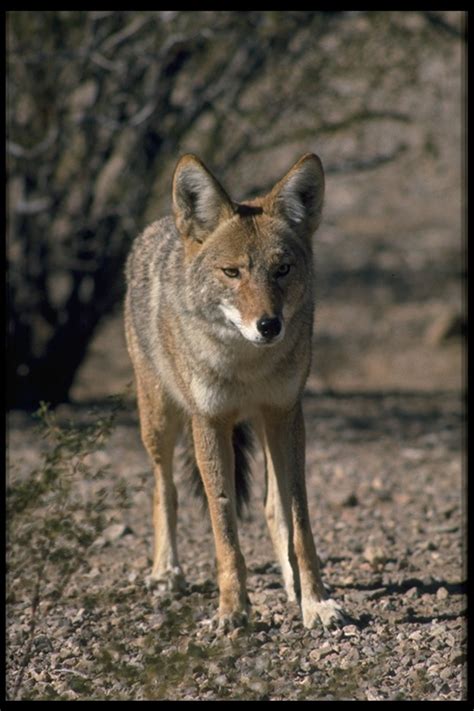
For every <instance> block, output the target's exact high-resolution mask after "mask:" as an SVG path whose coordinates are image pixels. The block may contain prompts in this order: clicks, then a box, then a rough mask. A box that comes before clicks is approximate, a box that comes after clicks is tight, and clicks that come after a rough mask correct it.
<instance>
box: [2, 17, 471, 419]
mask: <svg viewBox="0 0 474 711" xmlns="http://www.w3.org/2000/svg"><path fill="white" fill-rule="evenodd" d="M465 35H466V29H465V13H463V12H459V11H432V12H429V11H420V12H418V11H404V12H397V11H393V12H392V11H380V12H378V11H377V12H376V11H357V12H354V11H337V12H313V11H295V12H290V11H241V12H238V11H143V12H138V11H137V12H134V11H128V12H125V11H48V12H47V11H18V12H16V11H10V12H8V13H7V46H6V58H7V107H6V110H7V121H6V124H7V216H8V236H7V260H8V273H7V313H8V353H7V392H8V406H9V407H10V408H19V409H31V408H36V407H37V405H38V402H39V401H40V400H45V401H47V402H50V403H52V404H58V403H62V402H67V401H68V400H70V401H72V402H77V403H84V402H89V401H95V400H100V399H101V398H103V397H104V396H105V395H108V394H111V393H114V392H117V391H119V390H121V389H123V387H124V385H125V384H126V383H127V382H129V381H130V380H131V379H132V370H131V365H130V362H129V359H128V355H127V352H126V348H125V340H124V336H123V327H122V314H121V303H122V298H123V294H124V277H123V265H124V261H125V258H126V255H127V253H128V251H129V249H130V245H131V242H132V240H133V239H134V237H135V236H136V235H137V234H138V233H139V232H140V231H141V230H142V229H143V228H144V227H145V226H146V225H147V224H148V223H149V222H151V221H153V220H155V219H157V218H158V217H160V216H163V215H165V214H168V213H169V212H170V207H171V177H172V172H173V169H174V165H175V163H176V161H177V159H178V157H179V155H180V154H181V153H184V152H187V151H192V152H195V153H197V154H198V155H199V156H200V157H201V158H202V159H203V160H204V162H205V163H206V164H207V165H208V167H209V168H210V169H211V170H212V171H213V172H214V173H215V174H216V176H217V177H218V178H219V179H220V180H221V181H222V182H223V184H224V185H225V187H226V188H227V190H228V191H229V193H230V194H231V195H232V197H233V198H234V199H236V200H242V199H244V198H246V197H251V196H252V195H254V194H258V193H260V192H263V191H265V190H267V189H269V188H270V187H271V186H272V185H273V184H274V183H275V182H276V180H277V179H278V178H279V177H281V175H283V173H284V172H285V171H286V170H287V169H288V168H289V167H290V166H291V164H292V163H293V162H294V161H295V160H297V159H298V158H299V157H300V155H301V154H303V153H305V152H307V151H312V152H315V153H317V154H318V155H319V156H320V157H321V159H322V161H323V164H324V166H325V170H326V176H327V192H326V202H325V211H324V219H323V223H322V226H321V227H320V230H319V231H318V233H317V236H316V239H315V255H316V266H317V284H316V294H317V300H318V305H317V312H316V331H315V359H314V367H313V371H312V374H311V378H310V383H309V386H310V387H311V388H313V389H315V390H320V391H324V392H354V391H357V392H361V391H376V390H384V391H407V392H408V391H410V392H413V391H437V392H439V391H444V390H446V391H459V390H461V389H462V388H463V349H464V336H465V331H466V326H465V323H466V316H465V308H464V301H465V299H464V281H465V276H466V275H465V271H466V265H465V260H464V256H465V254H464V253H465V244H464V236H463V219H464V218H463V214H464V207H463V198H464V181H463V162H464V150H465V144H464V135H463V131H464V114H465V111H466V108H465V107H466V98H465V96H464V90H465V76H464V74H465V72H464V51H465Z"/></svg>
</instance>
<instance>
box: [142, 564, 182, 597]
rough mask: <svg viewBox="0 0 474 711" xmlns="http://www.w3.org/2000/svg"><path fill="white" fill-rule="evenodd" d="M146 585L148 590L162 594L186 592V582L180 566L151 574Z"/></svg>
mask: <svg viewBox="0 0 474 711" xmlns="http://www.w3.org/2000/svg"><path fill="white" fill-rule="evenodd" d="M145 585H146V587H147V588H148V590H158V591H160V592H172V593H179V592H181V593H182V592H185V590H186V580H185V578H184V575H183V571H182V570H181V568H180V567H179V566H176V567H174V568H169V569H168V570H163V571H157V572H152V573H150V575H147V576H146V578H145Z"/></svg>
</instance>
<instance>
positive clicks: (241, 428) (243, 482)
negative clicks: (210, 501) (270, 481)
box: [183, 422, 255, 518]
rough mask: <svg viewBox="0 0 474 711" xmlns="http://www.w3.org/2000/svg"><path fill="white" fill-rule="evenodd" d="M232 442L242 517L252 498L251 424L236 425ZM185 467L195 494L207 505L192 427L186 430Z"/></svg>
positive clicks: (253, 444) (239, 511) (252, 443)
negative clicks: (195, 452) (195, 451)
mask: <svg viewBox="0 0 474 711" xmlns="http://www.w3.org/2000/svg"><path fill="white" fill-rule="evenodd" d="M232 444H233V446H234V460H235V494H236V504H237V515H238V517H239V518H241V517H242V514H243V511H244V507H245V506H246V505H248V503H249V499H250V483H251V467H250V460H251V458H252V456H253V452H254V446H255V442H254V436H253V432H252V429H251V427H250V425H249V424H248V423H247V422H241V423H240V424H238V425H236V426H235V427H234V431H233V433H232ZM183 468H184V470H185V471H186V473H187V475H188V476H187V478H188V480H189V481H190V486H191V490H192V492H193V494H194V495H195V496H197V497H198V498H199V499H201V501H202V502H203V504H204V506H206V505H207V498H206V492H205V491H204V484H203V483H202V478H201V475H200V473H199V468H198V465H197V462H196V457H195V454H194V446H193V440H192V434H191V431H190V428H187V429H186V430H185V432H184V452H183Z"/></svg>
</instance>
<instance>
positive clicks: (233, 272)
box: [222, 267, 240, 279]
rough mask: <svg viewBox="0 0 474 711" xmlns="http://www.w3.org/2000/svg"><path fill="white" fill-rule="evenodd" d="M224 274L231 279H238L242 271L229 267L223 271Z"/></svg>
mask: <svg viewBox="0 0 474 711" xmlns="http://www.w3.org/2000/svg"><path fill="white" fill-rule="evenodd" d="M222 271H223V272H224V274H225V275H226V276H228V277H230V278H231V279H237V277H239V276H240V271H239V270H238V269H237V267H228V268H226V269H223V270H222Z"/></svg>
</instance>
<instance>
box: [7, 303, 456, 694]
mask: <svg viewBox="0 0 474 711" xmlns="http://www.w3.org/2000/svg"><path fill="white" fill-rule="evenodd" d="M337 303H338V302H337V300H336V301H335V302H333V304H332V305H331V306H329V305H326V306H325V307H324V306H322V307H321V308H320V310H319V313H318V317H317V319H318V324H319V327H320V334H319V335H318V337H316V340H315V366H314V370H313V373H312V375H311V377H310V379H309V383H308V390H307V394H306V397H305V400H304V409H305V419H306V426H307V482H308V496H309V505H310V511H311V520H312V526H313V532H314V535H315V539H316V542H317V548H318V553H319V557H320V559H321V562H322V566H323V576H324V580H325V583H326V585H327V586H328V588H329V589H330V590H331V591H332V594H333V596H334V598H335V599H336V600H338V601H340V602H341V603H342V604H343V606H344V607H345V610H346V612H347V613H348V616H349V624H348V625H346V626H345V627H343V628H342V629H340V630H337V631H333V632H328V631H325V630H323V629H321V628H317V629H314V630H306V629H304V628H303V626H302V621H301V615H300V612H299V609H298V607H297V606H296V605H295V604H288V603H287V602H286V601H285V594H284V590H283V588H282V583H281V577H280V574H279V571H278V567H277V566H276V565H275V563H274V556H273V552H272V550H271V545H270V540H269V536H268V533H267V529H266V525H265V522H264V515H263V504H262V499H263V472H262V457H261V454H259V453H258V454H257V456H256V460H255V463H254V475H253V492H254V496H253V498H252V505H251V507H250V510H249V511H248V513H247V514H246V516H245V518H244V520H243V522H242V523H241V527H240V537H241V544H242V549H243V552H244V555H245V559H246V563H247V567H248V588H249V596H250V600H251V603H252V618H251V624H250V626H249V628H248V629H245V630H241V631H238V632H237V633H233V634H232V635H230V636H228V637H226V636H222V635H220V634H218V633H217V631H216V630H215V629H214V627H213V625H212V620H213V618H214V615H215V613H216V610H217V602H218V601H217V588H216V583H215V571H214V548H213V541H212V535H211V531H210V527H209V523H208V520H207V514H203V512H202V510H201V506H200V504H199V503H198V502H196V500H195V499H193V498H192V497H191V495H190V494H189V487H188V486H187V482H186V481H185V480H183V474H182V471H181V468H180V461H179V452H178V453H177V456H176V475H177V481H178V491H179V511H180V513H179V528H178V535H179V550H180V556H181V560H182V565H183V568H184V571H185V574H186V577H187V581H188V590H187V591H186V593H185V594H183V595H180V596H178V597H175V596H173V595H171V594H170V593H168V592H157V591H149V590H147V588H146V587H145V584H144V579H145V576H146V574H147V573H148V572H149V570H150V565H151V556H152V521H151V498H152V488H153V482H152V475H151V470H150V465H149V462H148V460H147V456H146V454H145V451H144V449H143V447H142V444H141V441H140V437H139V427H138V419H137V413H136V407H135V404H134V402H133V399H129V401H128V403H127V407H126V408H125V410H122V411H121V412H120V414H119V415H118V420H117V423H116V425H115V428H114V430H113V432H112V435H111V437H110V439H109V440H108V442H107V443H106V444H105V445H104V446H103V447H102V448H100V449H99V450H98V451H97V452H96V453H94V454H92V455H90V457H89V459H88V461H89V464H90V465H95V466H104V465H108V466H109V470H108V471H109V474H108V475H107V476H108V478H107V479H106V480H105V485H106V486H109V487H110V488H111V489H112V488H113V487H114V485H116V483H117V481H118V479H120V478H123V479H124V480H125V481H126V486H127V492H128V502H129V505H128V507H120V506H115V507H114V506H109V508H107V510H106V516H107V525H106V527H105V529H104V530H103V531H102V533H101V535H99V536H98V537H97V539H96V540H95V541H94V543H93V544H92V545H91V546H90V547H89V548H88V549H87V556H86V560H85V561H83V562H82V563H81V564H79V562H78V565H77V571H76V572H75V573H74V575H73V576H72V577H71V578H70V579H68V580H67V582H66V584H65V586H63V588H61V594H60V595H58V594H57V593H56V594H54V590H55V589H57V586H58V584H59V583H58V580H55V579H54V570H55V568H54V567H52V568H51V571H52V572H50V575H51V579H47V580H46V581H44V586H43V590H42V593H41V595H40V596H39V598H40V599H38V600H37V608H36V613H35V617H36V622H35V626H34V628H33V629H32V625H31V620H32V617H33V616H32V605H31V595H30V594H29V593H27V592H26V591H27V590H28V584H27V582H25V580H26V578H25V576H27V571H25V570H23V571H20V572H18V568H15V566H14V565H12V570H14V571H15V570H16V572H15V573H14V574H11V575H10V577H9V580H8V603H9V604H8V612H7V622H8V647H7V652H8V665H7V692H8V695H9V697H10V698H11V697H15V698H18V699H68V700H83V699H109V700H110V699H114V700H117V699H179V700H191V699H192V700H195V699H203V700H206V699H207V700H212V699H214V700H216V699H249V700H250V699H255V700H264V699H271V700H273V699H275V700H276V699H282V700H287V699H301V700H303V699H314V700H316V699H317V700H321V699H351V700H354V699H360V700H383V699H390V700H393V699H406V700H415V699H416V700H461V699H464V698H466V693H467V692H466V671H465V663H466V624H465V614H466V601H465V578H466V571H465V551H464V540H465V530H464V529H465V497H464V490H465V481H464V476H465V472H464V456H463V452H464V401H463V396H462V376H463V368H462V353H463V344H462V340H461V339H460V337H459V333H457V331H456V328H454V326H453V318H452V315H451V316H450V315H449V314H448V315H447V316H446V314H445V315H443V311H442V310H441V309H440V308H437V307H436V304H433V303H420V304H418V308H417V306H416V304H415V303H413V302H412V303H407V304H400V303H398V304H397V303H392V304H391V306H390V309H391V311H390V314H391V317H393V318H391V319H390V320H391V321H392V323H393V322H396V323H398V324H399V329H398V331H397V338H398V339H400V342H401V343H402V344H405V346H406V347H405V349H403V348H399V349H398V350H393V349H392V347H391V344H390V339H387V338H385V339H382V338H379V339H378V338H377V336H378V334H379V333H380V329H381V328H383V327H384V319H386V318H387V310H385V311H381V312H380V316H379V318H377V317H376V316H377V315H376V314H375V313H373V315H374V318H373V319H372V322H371V323H372V329H370V327H369V323H370V315H371V311H370V309H366V310H365V311H364V309H363V308H362V307H361V306H359V309H358V311H357V315H358V318H359V323H358V324H357V328H354V327H353V326H351V324H353V323H354V318H355V317H356V307H355V306H354V307H353V309H352V310H351V307H350V305H349V306H348V305H345V306H344V308H342V307H339V309H338V308H337ZM364 318H365V319H366V322H364ZM397 319H398V321H397ZM385 327H386V326H385ZM453 328H454V335H452V334H451V335H450V329H451V330H453ZM417 330H418V332H419V333H420V334H421V335H422V337H421V338H420V339H419V341H416V339H415V340H414V339H413V338H410V334H413V331H415V332H416V331H417ZM341 332H344V333H345V334H346V341H345V348H344V349H340V352H339V357H338V348H337V345H338V343H340V341H338V338H337V334H338V333H341ZM364 333H365V334H366V335H365V336H364ZM404 339H405V340H404ZM417 344H418V345H417ZM341 353H344V357H342V355H341ZM318 356H319V357H318ZM387 373H389V376H387ZM130 379H131V371H130V366H129V363H128V359H127V356H126V353H125V350H124V344H123V335H122V331H121V323H120V317H119V316H116V317H115V318H113V319H111V320H109V322H107V323H105V324H104V326H103V328H102V329H101V331H100V332H99V333H98V335H97V339H96V341H95V342H94V344H93V346H92V348H91V352H90V357H89V359H88V361H87V362H86V363H85V365H84V368H83V369H82V371H81V373H80V377H79V379H78V381H77V383H76V386H75V390H74V397H75V402H73V403H72V404H70V405H67V406H66V405H65V406H62V407H61V408H59V410H58V413H57V414H58V417H59V419H60V420H61V421H63V420H64V421H65V420H67V419H71V420H73V421H74V422H76V423H81V422H83V423H87V422H89V421H90V420H91V417H92V416H91V415H90V414H89V410H90V405H91V403H92V402H93V401H95V403H96V405H97V404H98V408H99V410H98V412H103V411H106V405H105V401H104V399H103V398H104V397H105V395H107V394H108V393H109V392H114V391H117V390H120V389H121V388H122V387H123V385H124V384H125V383H126V382H128V381H129V380H130ZM381 385H383V386H384V387H381ZM94 417H97V414H96V415H94ZM8 441H9V459H10V462H11V463H12V462H14V466H11V467H10V483H11V482H12V481H16V480H21V478H22V477H24V476H26V475H27V473H28V471H31V469H32V468H33V467H34V466H35V465H37V463H38V461H39V456H40V452H41V451H43V450H44V449H45V444H44V442H42V441H41V440H40V439H39V437H38V435H37V434H35V432H34V431H33V429H32V423H31V418H29V416H28V415H26V414H24V413H19V412H14V413H11V415H10V418H9V432H8ZM78 486H79V487H80V486H86V484H85V483H84V482H82V484H81V483H79V484H78ZM101 486H104V481H102V483H101ZM94 487H97V484H94V483H93V482H89V483H88V484H87V486H86V489H87V491H88V492H89V493H88V494H87V496H88V497H89V500H92V501H93V500H94V496H95V495H96V494H97V488H94ZM9 543H10V551H9V556H10V557H11V558H12V559H15V555H17V554H18V551H16V548H15V546H16V543H15V540H14V539H10V541H9ZM33 545H34V543H33ZM19 679H20V680H21V683H20V682H19Z"/></svg>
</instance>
